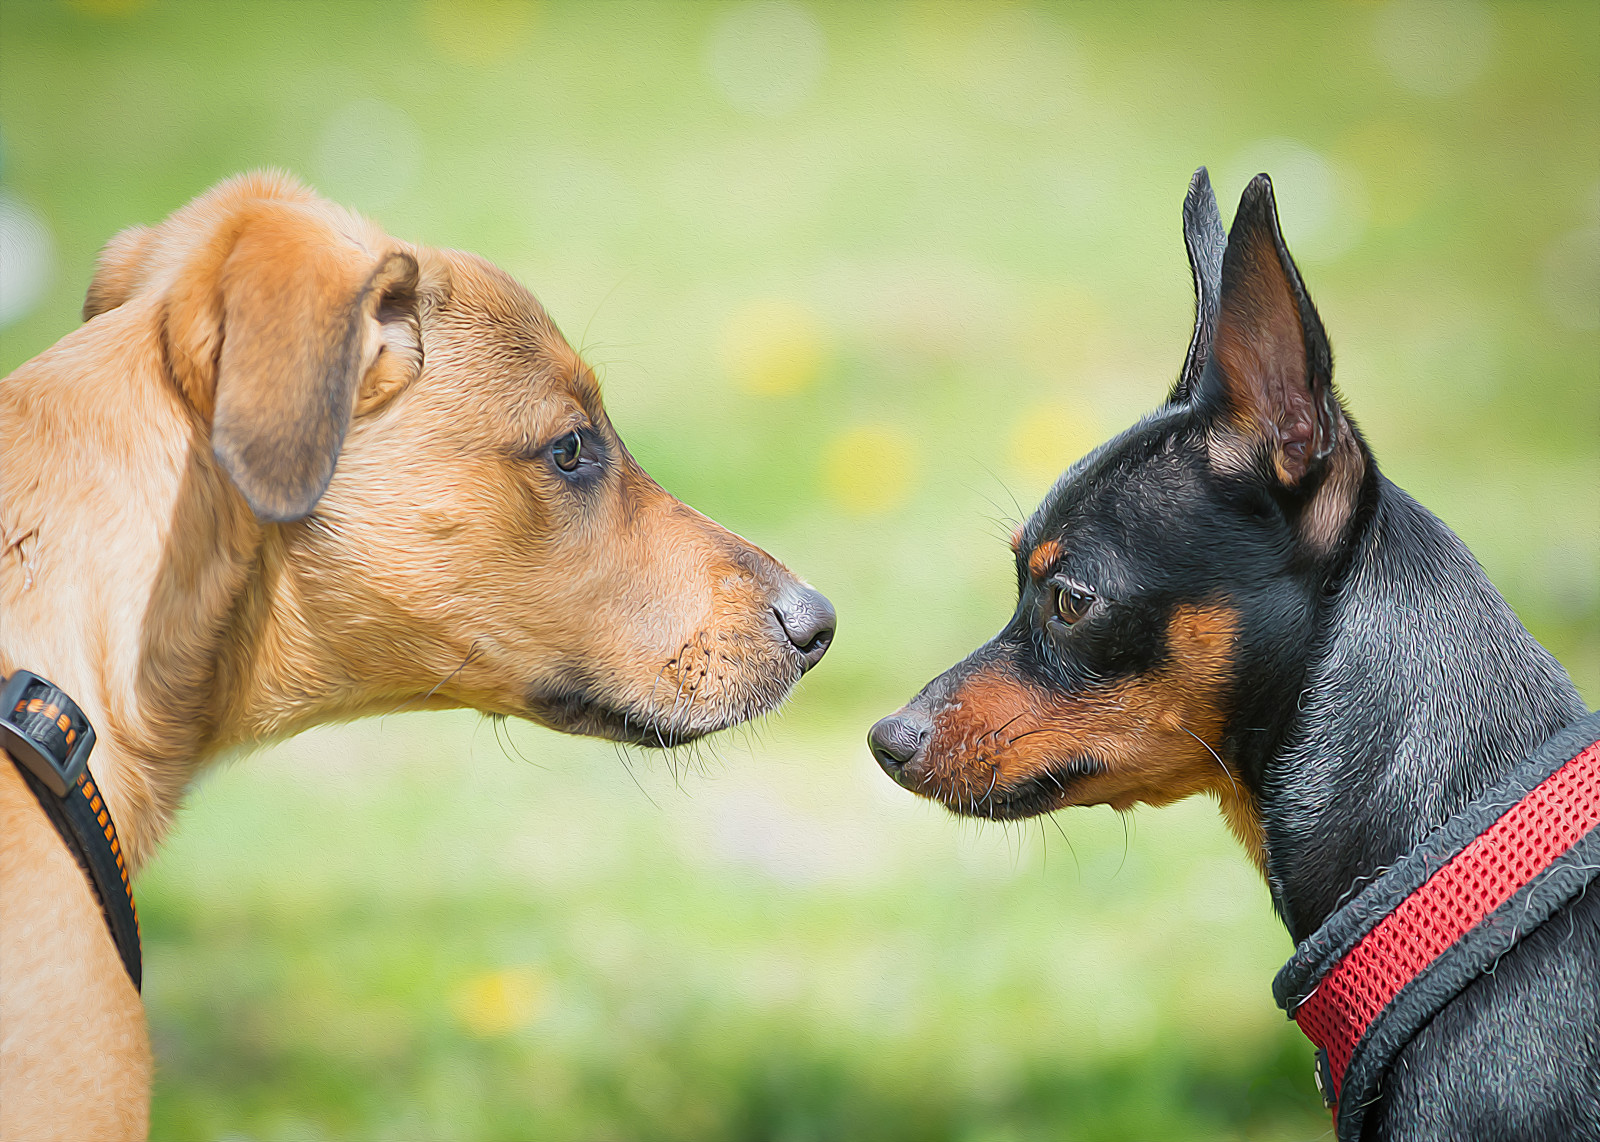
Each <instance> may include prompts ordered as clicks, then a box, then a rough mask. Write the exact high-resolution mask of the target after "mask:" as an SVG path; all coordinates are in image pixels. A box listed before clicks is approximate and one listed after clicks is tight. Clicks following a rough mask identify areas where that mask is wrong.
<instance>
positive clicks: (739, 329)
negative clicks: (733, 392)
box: [719, 298, 825, 396]
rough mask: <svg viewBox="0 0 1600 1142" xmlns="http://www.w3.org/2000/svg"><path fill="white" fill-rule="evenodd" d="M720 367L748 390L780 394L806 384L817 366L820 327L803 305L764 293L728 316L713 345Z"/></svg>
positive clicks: (821, 349) (820, 349) (820, 356)
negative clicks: (762, 296) (719, 357)
mask: <svg viewBox="0 0 1600 1142" xmlns="http://www.w3.org/2000/svg"><path fill="white" fill-rule="evenodd" d="M719 349H720V356H721V359H722V367H723V369H724V370H725V371H726V372H727V374H728V375H729V376H730V377H732V378H733V381H734V383H735V384H737V385H738V386H739V387H740V388H741V389H743V390H745V391H746V392H749V393H756V394H759V395H762V396H782V395H784V394H786V393H793V392H798V391H800V390H801V389H803V388H805V387H807V386H808V385H810V384H811V383H812V382H813V381H814V380H815V379H816V377H817V374H818V373H819V372H820V371H821V369H822V361H823V356H824V352H825V350H824V338H823V333H822V327H821V325H820V324H819V323H818V322H817V319H816V317H815V316H814V315H813V314H812V312H811V311H810V310H809V309H807V308H806V307H805V306H803V305H801V304H800V303H798V302H795V301H788V300H783V299H775V298H766V299H761V300H758V301H753V302H750V303H749V304H748V305H745V306H744V307H743V308H741V309H739V310H737V311H736V312H735V313H734V314H733V315H732V316H731V317H729V319H728V323H727V325H726V326H725V327H724V328H723V331H722V340H721V345H720V346H719Z"/></svg>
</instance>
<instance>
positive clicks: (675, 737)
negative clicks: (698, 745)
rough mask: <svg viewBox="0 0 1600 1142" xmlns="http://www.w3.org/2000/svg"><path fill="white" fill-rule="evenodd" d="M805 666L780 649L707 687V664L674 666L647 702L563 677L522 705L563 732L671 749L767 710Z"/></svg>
mask: <svg viewBox="0 0 1600 1142" xmlns="http://www.w3.org/2000/svg"><path fill="white" fill-rule="evenodd" d="M676 661H681V659H680V660H675V662H676ZM807 666H808V662H807V659H806V656H805V655H804V654H803V653H801V652H797V651H790V652H786V653H783V654H781V655H780V656H778V657H777V658H776V659H775V660H771V661H768V662H766V663H764V664H762V668H760V669H756V670H746V671H741V672H740V673H741V678H740V679H739V684H737V685H735V686H732V687H718V688H717V689H716V691H715V692H707V686H708V677H709V674H710V669H709V664H706V663H702V664H700V665H699V667H698V669H697V670H696V671H693V672H682V671H680V677H679V678H678V679H677V680H675V681H673V682H672V683H671V684H670V686H669V685H668V684H667V683H659V684H658V685H657V686H656V687H653V688H652V694H651V700H650V702H649V703H648V704H634V703H626V704H625V703H622V702H618V701H617V700H616V699H614V698H611V697H608V696H606V695H604V694H603V693H601V692H599V689H598V688H597V687H595V686H593V685H590V684H586V683H585V682H582V681H568V682H567V683H566V684H564V685H562V686H560V687H559V688H556V689H549V688H544V689H541V690H539V691H536V692H534V693H530V694H529V695H528V697H527V707H528V713H529V716H531V717H532V718H533V719H534V720H536V721H538V722H539V723H541V724H542V725H545V726H548V727H550V728H551V729H554V730H560V731H561V732H563V733H569V734H581V735H584V736H586V737H596V738H605V739H606V740H608V741H617V742H622V743H624V744H627V745H637V746H644V747H646V748H649V749H673V748H675V747H677V746H680V745H687V744H688V743H690V742H693V741H697V740H699V739H700V738H703V737H705V736H707V735H708V734H714V733H717V732H719V731H721V730H725V729H729V728H730V727H732V726H736V725H739V724H741V723H743V722H747V721H749V720H750V719H752V718H757V717H760V716H761V715H763V714H767V713H771V712H772V711H773V710H775V709H777V708H778V706H779V705H781V704H782V703H783V701H784V700H785V699H786V698H787V697H788V696H789V694H790V692H791V691H792V690H793V689H794V687H795V684H796V683H798V682H799V681H800V678H801V675H803V674H804V673H805V671H806V669H807ZM684 673H687V675H688V676H687V677H683V676H682V675H683V674H684Z"/></svg>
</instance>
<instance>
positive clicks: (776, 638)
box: [84, 174, 834, 745]
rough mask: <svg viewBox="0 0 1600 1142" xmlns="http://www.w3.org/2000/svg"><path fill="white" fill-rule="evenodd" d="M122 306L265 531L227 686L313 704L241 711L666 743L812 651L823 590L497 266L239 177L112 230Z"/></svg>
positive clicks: (825, 620)
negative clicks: (762, 544)
mask: <svg viewBox="0 0 1600 1142" xmlns="http://www.w3.org/2000/svg"><path fill="white" fill-rule="evenodd" d="M134 298H140V299H144V300H147V301H148V300H150V299H154V300H155V302H156V304H158V305H159V307H160V316H159V322H160V327H161V328H160V338H161V343H162V349H163V353H164V356H165V366H166V372H167V375H168V376H169V377H170V379H171V381H172V383H173V384H174V385H176V386H177V387H178V388H179V389H180V390H181V391H182V394H183V397H184V399H185V400H186V401H187V403H188V405H189V406H190V407H192V409H193V411H194V416H195V418H196V421H197V424H198V426H199V427H198V430H197V431H199V432H204V433H208V434H209V444H210V450H209V454H208V455H206V456H205V457H203V460H204V462H205V463H206V464H215V465H220V469H221V470H222V471H224V472H226V476H227V480H226V483H227V484H231V488H232V489H236V490H237V495H236V496H235V495H234V494H233V492H232V491H231V490H230V491H229V492H228V493H227V494H228V495H229V496H231V497H232V498H233V501H234V504H235V505H236V506H235V507H233V509H232V514H233V515H235V516H237V517H238V518H239V519H241V520H243V521H244V522H243V524H242V526H243V527H244V528H245V530H246V531H248V532H250V534H251V535H252V542H255V543H258V544H259V547H258V548H256V550H258V551H259V556H258V557H257V564H258V567H259V570H257V571H256V572H254V575H255V581H254V582H253V583H252V585H251V587H250V588H249V590H248V592H247V597H246V598H245V599H244V601H243V602H242V603H241V604H240V607H239V610H240V613H241V616H242V617H241V619H240V620H239V621H240V622H242V623H245V624H247V625H249V626H250V629H251V632H252V635H251V637H250V638H248V639H245V640H240V641H241V642H242V643H243V644H244V646H245V649H243V650H240V651H238V652H237V656H238V657H239V659H240V660H239V661H234V662H232V663H231V664H225V665H226V668H227V671H228V674H229V677H231V678H234V679H236V680H239V681H238V683H237V684H238V685H239V686H240V687H242V688H245V689H248V688H249V687H250V685H251V680H252V679H256V678H259V677H261V676H262V675H265V674H271V675H274V676H278V677H279V682H278V684H277V685H276V686H275V687H273V689H274V691H282V690H283V689H284V687H285V686H291V687H293V688H298V689H299V690H301V691H302V692H304V693H306V694H311V695H314V697H312V698H311V699H309V700H308V701H307V702H306V703H305V706H306V708H305V709H304V710H297V711H295V712H294V713H293V714H287V715H285V716H284V717H282V718H280V719H276V720H275V719H274V717H273V716H272V714H271V712H260V711H257V712H255V713H253V714H249V715H241V720H243V721H248V722H253V723H256V724H257V726H258V728H265V729H266V730H267V731H268V732H284V731H287V730H290V729H293V728H298V725H300V724H309V722H311V721H317V720H323V719H325V718H327V717H340V716H353V715H356V714H359V713H365V712H370V711H373V710H378V709H389V708H393V707H394V706H395V705H397V704H402V703H413V704H419V705H421V704H425V705H429V706H435V707H437V706H454V705H462V706H471V707H474V708H477V709H480V710H484V711H487V712H490V713H496V714H507V715H515V716H521V717H527V718H532V719H534V720H536V721H539V722H542V723H544V724H546V725H549V726H552V727H554V728H556V729H560V730H566V731H570V732H574V733H584V734H593V735H598V736H603V737H608V738H614V739H618V740H623V741H631V742H636V743H639V744H643V745H673V744H676V743H680V742H684V741H688V740H691V739H693V738H696V737H698V736H700V735H702V734H706V733H709V732H712V731H715V730H719V729H722V728H724V727H726V726H729V725H732V724H735V723H737V722H739V721H742V720H744V719H747V718H750V717H752V716H755V715H757V714H760V713H763V712H765V711H767V710H769V709H771V708H772V707H773V706H774V705H776V704H777V703H778V702H779V701H780V700H781V699H782V698H783V697H784V696H785V694H786V693H787V692H788V690H789V689H790V687H792V686H793V685H794V683H795V682H796V681H797V680H798V679H799V677H800V676H801V674H802V673H804V672H805V671H806V670H807V669H809V668H810V667H811V666H813V665H815V664H816V662H817V661H818V660H819V659H820V658H821V657H822V654H823V652H824V651H825V650H826V649H827V646H828V644H829V641H830V640H831V638H832V636H833V627H834V615H833V609H832V607H831V606H830V605H829V604H828V602H827V600H826V599H825V598H823V597H822V596H821V595H820V594H818V593H817V592H816V591H813V590H811V589H810V588H809V587H807V586H806V585H805V584H803V583H802V582H800V581H799V580H798V579H796V578H795V576H793V575H792V574H791V573H790V572H789V571H787V570H786V569H785V568H784V567H783V566H782V565H781V564H779V563H778V562H777V561H776V560H774V559H773V558H772V557H771V556H769V555H767V554H766V553H765V552H763V551H761V550H760V549H759V548H757V547H754V546H753V545H751V544H749V543H747V542H746V541H744V540H743V539H741V538H739V537H738V536H736V535H734V534H732V533H731V532H728V531H727V530H725V529H723V528H721V527H719V526H718V525H717V524H715V523H713V522H712V521H711V520H709V519H707V518H706V517H704V516H702V515H700V514H699V513H697V512H695V511H694V510H692V509H691V508H689V507H687V506H685V505H684V504H682V503H680V502H679V501H678V500H676V499H674V498H673V497H672V496H670V495H668V494H667V493H666V492H665V491H663V490H662V489H661V487H660V486H659V485H657V484H656V483H655V482H654V481H653V480H652V479H651V478H650V477H649V476H648V475H647V474H646V473H645V472H644V470H643V469H641V468H640V467H639V465H638V464H637V463H636V462H635V461H634V459H633V457H632V456H630V455H629V454H628V451H627V449H626V448H625V447H624V446H623V443H622V440H621V439H620V438H619V437H618V435H617V432H616V430H615V429H614V428H613V427H612V424H611V421H610V420H609V418H608V417H607V416H606V413H605V409H604V407H603V406H602V404H601V400H600V390H599V387H598V385H597V384H596V382H595V378H594V375H593V374H592V372H591V371H590V370H589V368H588V366H587V365H585V364H584V362H583V361H582V359H581V358H580V357H579V356H578V354H577V353H576V352H575V351H574V350H573V349H572V348H571V346H569V345H568V344H567V342H566V341H565V339H563V337H562V335H561V333H560V331H559V330H558V329H557V328H556V327H555V325H554V323H552V322H551V320H550V319H549V317H548V316H547V315H546V314H545V312H544V310H543V309H542V308H541V307H540V305H539V303H538V302H537V301H536V300H534V298H533V297H532V296H531V295H530V294H529V293H528V292H527V291H526V290H524V289H523V288H522V287H521V286H519V285H518V284H517V283H516V282H515V281H513V280H512V279H511V278H510V277H509V276H507V275H506V274H504V273H502V272H501V271H500V270H498V269H496V268H495V267H494V266H492V265H490V264H488V263H487V262H484V261H482V260H481V259H479V258H476V257H473V256H471V255H468V254H463V253H459V252H455V251H447V250H432V249H427V248H423V247H415V246H410V245H407V244H405V243H402V242H398V241H396V240H394V239H393V238H390V237H388V236H387V235H385V234H384V233H383V232H382V231H381V230H379V229H378V228H377V227H375V226H373V225H372V224H371V223H369V222H367V221H365V220H364V219H361V218H359V217H357V216H355V215H353V214H351V213H350V212H348V211H345V210H343V209H341V208H339V207H337V206H334V205H333V204H331V203H328V202H326V201H324V200H322V199H320V198H318V197H316V196H315V195H313V194H312V193H311V192H309V191H307V190H306V189H305V188H303V187H301V186H300V185H298V184H297V183H295V182H294V181H293V180H291V179H289V178H287V177H284V176H280V175H270V174H267V175H262V174H257V175H247V176H242V177H240V178H236V179H233V180H230V181H228V182H225V183H223V184H222V185H221V186H219V187H217V188H216V189H214V190H213V191H211V192H210V193H209V194H207V195H205V196H203V197H201V198H199V199H197V200H196V201H195V202H193V203H191V204H190V205H189V206H187V207H185V208H184V209H183V210H181V211H179V212H178V213H176V214H174V215H173V216H172V217H171V218H170V219H169V220H168V221H167V222H165V223H164V224H162V225H161V226H159V227H157V228H155V229H136V230H130V231H127V232H125V233H124V234H122V235H119V236H118V237H117V238H116V239H114V240H113V241H112V242H111V243H110V245H108V246H107V248H106V250H105V252H104V253H103V255H102V256H101V260H100V264H99V268H98V272H97V273H96V275H95V278H94V282H93V284H92V285H91V286H90V288H89V293H88V299H87V301H86V303H85V306H84V315H85V317H86V318H89V319H94V318H96V317H97V316H98V315H100V314H103V313H106V312H107V311H110V310H114V309H116V308H117V307H119V306H123V305H125V304H126V303H127V302H129V301H130V300H131V299H134ZM212 457H214V460H213V459H212ZM217 482H218V483H222V481H221V480H220V477H219V479H218V481H217ZM245 505H248V510H246V507H245ZM289 676H293V679H294V680H293V681H292V682H287V681H285V680H284V679H285V678H288V677H289ZM221 736H223V737H227V736H228V735H227V734H226V733H223V734H222V735H221ZM238 736H241V737H246V736H250V735H249V734H248V733H242V734H240V735H238Z"/></svg>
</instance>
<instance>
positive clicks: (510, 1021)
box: [450, 967, 545, 1039]
mask: <svg viewBox="0 0 1600 1142" xmlns="http://www.w3.org/2000/svg"><path fill="white" fill-rule="evenodd" d="M544 993H545V980H544V976H543V975H542V973H540V972H539V971H538V969H536V968H532V967H510V968H502V969H500V970H498V971H487V972H480V973H479V974H477V975H474V976H469V977H468V978H466V979H464V980H462V981H461V982H460V983H458V984H457V985H456V986H455V989H454V990H453V991H452V992H451V994H450V1009H451V1011H453V1012H454V1013H455V1016H456V1019H457V1020H458V1021H460V1023H461V1025H462V1026H463V1027H465V1028H466V1029H467V1030H468V1031H469V1032H471V1033H472V1034H474V1035H476V1036H478V1037H479V1038H482V1039H493V1038H499V1037H501V1036H504V1035H510V1034H511V1033H513V1032H515V1031H520V1030H521V1029H522V1028H524V1027H526V1026H528V1025H529V1024H531V1023H532V1022H533V1021H534V1019H535V1018H536V1017H537V1016H538V1014H539V1009H540V1007H541V1006H542V1000H543V999H544Z"/></svg>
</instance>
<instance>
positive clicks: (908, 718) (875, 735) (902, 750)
mask: <svg viewBox="0 0 1600 1142" xmlns="http://www.w3.org/2000/svg"><path fill="white" fill-rule="evenodd" d="M931 733H932V727H931V726H930V725H929V724H928V723H927V722H926V721H925V720H924V719H922V718H919V717H916V716H915V715H909V714H907V713H906V712H905V711H904V710H902V711H901V712H900V713H898V714H890V715H889V716H888V717H887V718H884V719H883V720H882V721H880V722H879V723H878V724H877V725H875V726H873V727H872V729H871V731H869V732H868V734H867V747H868V748H869V749H871V750H872V756H873V757H874V758H876V759H877V762H878V764H879V765H881V766H882V767H883V771H884V772H885V773H887V774H888V775H889V776H890V777H892V778H894V779H895V780H896V781H899V780H900V775H901V773H902V772H904V770H905V768H906V766H908V765H910V764H911V763H912V762H913V761H915V760H916V759H917V757H918V755H920V754H921V753H922V750H923V747H924V746H926V745H927V744H928V737H929V735H930V734H931Z"/></svg>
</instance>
